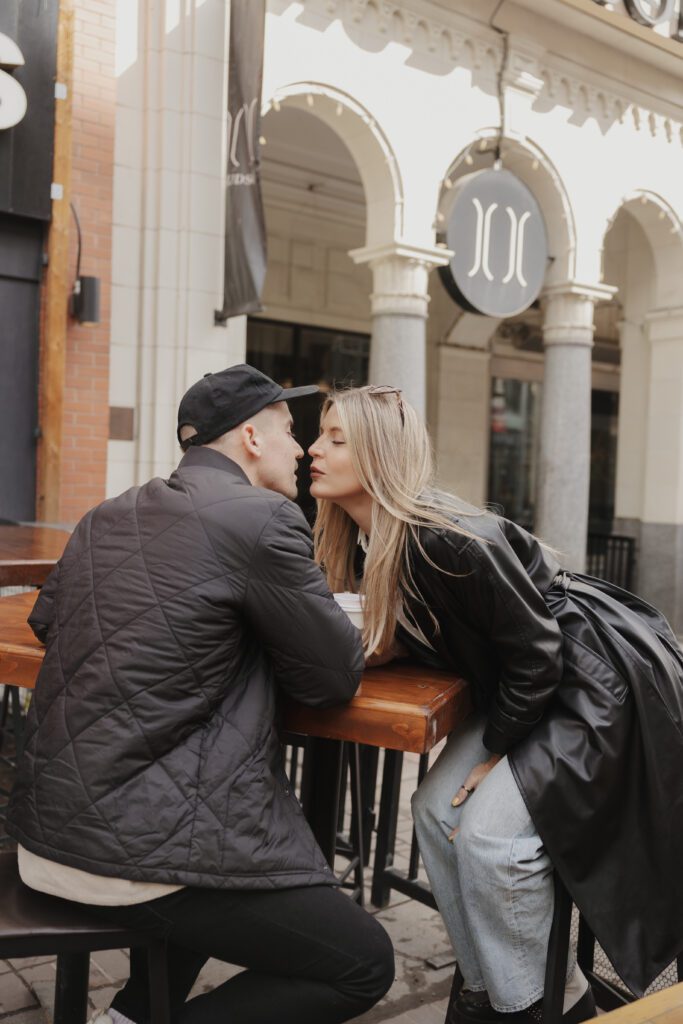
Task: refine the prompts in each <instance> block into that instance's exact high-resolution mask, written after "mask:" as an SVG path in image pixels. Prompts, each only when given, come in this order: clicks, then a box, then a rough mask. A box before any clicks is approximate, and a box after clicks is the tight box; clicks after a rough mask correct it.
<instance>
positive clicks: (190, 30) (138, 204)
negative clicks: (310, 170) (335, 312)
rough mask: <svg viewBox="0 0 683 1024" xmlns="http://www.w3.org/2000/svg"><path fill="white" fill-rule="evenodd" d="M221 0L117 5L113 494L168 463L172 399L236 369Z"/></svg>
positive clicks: (238, 327) (131, 0) (240, 333)
mask: <svg viewBox="0 0 683 1024" xmlns="http://www.w3.org/2000/svg"><path fill="white" fill-rule="evenodd" d="M228 14H229V9H228V5H226V4H225V3H224V0H188V2H187V3H185V2H183V3H182V4H181V3H180V2H179V0H162V2H160V3H158V4H147V3H143V2H142V0H119V5H118V12H117V107H116V151H115V168H114V229H113V282H112V284H113V287H112V339H111V340H112V348H111V370H110V380H111V388H110V404H111V405H112V406H116V407H123V408H130V407H132V408H133V409H134V419H133V422H134V431H133V434H134V436H133V437H132V438H131V439H128V440H126V439H121V440H116V441H111V442H110V448H109V463H110V464H109V471H108V492H109V493H116V492H117V491H119V490H120V489H121V488H122V487H123V486H127V485H129V484H132V483H135V482H141V481H143V480H146V479H148V478H149V477H150V476H152V475H155V474H161V475H165V474H167V473H168V472H169V471H170V470H171V469H172V467H173V466H174V465H175V464H176V463H177V461H178V456H179V449H178V447H177V442H176V439H175V417H176V408H177V403H178V399H179V397H180V396H181V394H182V393H183V391H184V390H185V389H186V388H187V386H188V385H189V384H190V383H192V382H193V381H194V380H196V379H198V378H199V377H201V376H202V375H203V374H204V373H207V372H208V371H215V370H219V369H222V368H223V367H225V366H228V365H231V364H233V363H236V362H241V361H242V360H243V359H244V357H245V351H246V321H245V318H244V317H239V318H236V319H235V320H232V321H229V322H228V325H227V327H224V326H216V325H215V324H214V310H215V309H216V308H218V307H220V306H221V305H222V274H223V208H224V204H223V166H224V160H223V140H224V135H225V131H224V121H225V109H226V100H225V83H226V47H227V39H226V32H227V19H228Z"/></svg>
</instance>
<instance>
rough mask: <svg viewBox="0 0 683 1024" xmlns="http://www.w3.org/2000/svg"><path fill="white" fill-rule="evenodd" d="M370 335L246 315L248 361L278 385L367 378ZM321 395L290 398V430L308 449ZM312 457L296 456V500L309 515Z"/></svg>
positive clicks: (330, 384)
mask: <svg viewBox="0 0 683 1024" xmlns="http://www.w3.org/2000/svg"><path fill="white" fill-rule="evenodd" d="M369 358H370V337H369V335H367V334H356V333H353V332H351V331H335V330H330V329H329V328H324V327H309V326H307V325H302V324H288V323H283V322H281V321H276V320H261V319H256V318H254V319H252V318H251V317H250V318H249V320H248V321H247V362H248V363H251V365H252V366H255V367H256V368H257V369H259V370H261V371H262V372H263V373H267V374H268V376H269V377H272V378H273V380H276V381H277V382H278V384H281V385H282V386H283V387H292V386H298V385H300V384H318V385H319V386H320V388H321V391H322V394H324V393H325V392H327V391H330V390H331V388H332V387H333V386H335V385H336V386H340V385H356V386H360V385H362V384H365V383H367V379H368V362H369ZM321 399H322V395H321V396H320V397H317V396H315V395H313V396H312V397H311V398H300V399H297V401H296V402H293V403H292V406H291V410H292V415H293V417H294V431H295V433H296V436H297V438H298V439H299V442H300V443H301V446H302V447H303V448H304V449H307V448H308V446H309V445H310V444H311V443H312V442H313V441H314V440H315V438H316V437H317V436H318V425H319V419H320V405H321ZM310 464H311V460H310V459H309V457H308V455H306V456H304V458H303V459H302V460H301V464H300V469H299V498H298V504H299V505H300V506H301V508H302V509H303V511H304V513H305V514H306V516H307V517H308V518H309V519H312V517H313V516H314V515H315V502H314V501H313V499H312V498H311V497H310V494H309V488H310V484H311V478H310V472H309V469H310Z"/></svg>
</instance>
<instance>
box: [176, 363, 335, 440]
mask: <svg viewBox="0 0 683 1024" xmlns="http://www.w3.org/2000/svg"><path fill="white" fill-rule="evenodd" d="M319 391H320V388H319V387H318V385H317V384H308V385H306V386H304V387H301V388H282V387H280V385H279V384H276V383H275V381H274V380H271V379H270V377H267V376H266V375H265V373H261V371H260V370H257V369H256V367H255V366H249V365H248V363H241V364H240V365H239V366H229V367H228V369H227V370H220V371H219V372H218V373H206V374H204V376H203V377H202V379H201V380H198V381H197V383H196V384H193V385H192V387H191V388H188V390H187V391H186V392H185V394H184V395H183V397H182V398H181V399H180V405H179V406H178V441H179V442H180V428H181V427H185V426H190V427H194V428H195V430H196V431H197V433H196V434H193V435H192V437H189V438H187V439H186V441H185V442H184V444H185V445H188V444H191V445H201V444H208V443H209V441H214V440H215V439H216V438H217V437H220V436H221V434H225V433H226V432H227V431H228V430H232V429H233V427H236V426H237V425H238V424H239V423H244V421H245V420H248V419H249V417H250V416H255V415H256V413H257V412H260V411H261V409H265V407H266V406H267V405H273V404H274V403H275V402H289V401H291V399H292V398H301V397H303V395H315V394H318V393H319Z"/></svg>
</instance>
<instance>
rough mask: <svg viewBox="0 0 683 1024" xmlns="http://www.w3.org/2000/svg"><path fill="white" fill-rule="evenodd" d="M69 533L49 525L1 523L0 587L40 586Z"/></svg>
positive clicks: (57, 559)
mask: <svg viewBox="0 0 683 1024" xmlns="http://www.w3.org/2000/svg"><path fill="white" fill-rule="evenodd" d="M70 536H71V535H70V534H69V533H68V532H67V531H66V530H57V529H54V528H53V527H50V526H0V587H39V586H42V584H43V583H44V582H45V580H46V579H47V577H48V576H49V575H50V573H51V572H52V570H53V568H54V566H55V563H56V562H58V561H59V559H60V558H61V557H62V552H63V551H64V548H65V547H66V542H67V541H68V539H69V537H70Z"/></svg>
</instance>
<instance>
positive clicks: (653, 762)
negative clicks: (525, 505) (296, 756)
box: [310, 387, 683, 1024]
mask: <svg viewBox="0 0 683 1024" xmlns="http://www.w3.org/2000/svg"><path fill="white" fill-rule="evenodd" d="M310 455H311V456H312V459H313V463H312V467H311V473H312V479H313V486H312V488H311V493H312V495H313V496H314V497H315V498H316V499H317V501H318V518H317V521H316V526H315V540H316V552H317V558H318V560H319V561H320V562H321V564H322V565H323V567H324V569H325V572H326V574H327V577H328V580H329V583H330V586H331V588H332V589H333V590H336V591H344V590H356V589H358V587H357V583H356V567H357V550H358V549H357V544H358V542H359V541H360V542H361V543H362V544H363V546H364V547H365V548H366V554H365V564H364V570H363V577H362V582H361V584H360V590H361V593H362V594H364V609H365V625H364V643H365V648H366V655H367V656H368V657H371V658H372V657H375V658H377V657H380V658H384V659H386V658H388V657H389V656H390V655H391V653H392V651H395V650H396V644H397V642H398V643H400V644H402V645H404V646H405V648H407V649H408V650H409V652H410V653H411V655H412V656H414V657H417V658H419V659H422V660H424V661H427V662H429V663H431V664H440V665H443V666H446V667H448V668H449V669H452V670H453V671H455V672H458V673H459V674H461V675H462V676H464V677H465V678H466V679H468V680H469V681H470V683H471V685H472V690H473V696H474V701H475V705H476V713H475V714H474V715H472V716H471V717H470V719H469V720H468V721H467V723H466V724H465V725H464V727H463V728H462V729H460V730H459V731H458V732H457V733H456V734H453V735H451V736H450V737H449V740H448V742H447V745H446V747H445V750H444V751H443V753H442V755H441V757H440V758H439V759H438V761H437V762H436V764H435V765H434V766H433V768H432V769H431V770H430V772H429V774H428V775H427V778H426V779H425V781H424V783H423V784H422V786H421V787H420V789H419V790H418V792H417V794H416V796H415V797H414V800H413V812H414V816H415V822H416V828H417V833H418V839H419V843H420V850H421V853H422V857H423V860H424V863H425V867H426V870H427V874H428V875H429V878H430V881H431V884H432V889H433V892H434V894H435V897H436V900H437V903H438V905H439V909H440V911H441V913H442V915H443V918H444V922H445V924H446V927H447V929H448V932H449V935H450V938H451V941H452V942H453V946H454V948H455V951H456V955H457V958H458V962H459V965H460V968H461V970H462V973H463V975H464V978H465V983H466V991H464V992H463V993H461V994H460V996H459V997H458V999H457V1002H456V1004H455V1005H454V1006H453V1007H452V1008H451V1011H450V1015H449V1020H453V1021H458V1022H462V1024H470V1022H471V1024H474V1022H479V1024H489V1022H491V1024H492V1022H494V1021H497V1020H501V1021H507V1022H511V1021H513V1020H514V1021H515V1022H520V1024H522V1022H527V1021H537V1020H539V1019H540V1014H541V1007H542V1002H541V1000H542V994H543V981H544V970H545V960H546V950H547V943H548V935H549V929H550V922H551V919H552V910H553V881H552V872H553V868H555V869H556V870H557V871H558V872H559V874H560V876H561V877H562V879H563V881H564V883H565V885H566V886H567V888H568V889H569V891H570V893H571V895H572V897H573V899H574V901H575V903H576V904H577V905H578V906H579V908H580V909H581V911H582V913H583V914H584V916H585V918H586V920H587V922H588V924H589V926H590V927H591V929H592V931H593V933H594V934H595V935H596V937H597V939H598V941H599V942H600V944H601V945H602V946H603V948H604V949H605V951H606V953H607V954H608V956H609V957H610V959H611V960H612V962H613V964H614V966H615V968H616V969H617V971H618V973H619V974H620V976H621V978H622V979H623V980H624V982H625V983H626V984H627V985H628V987H629V988H630V989H632V991H633V992H635V993H636V994H639V995H640V994H642V992H643V990H644V989H645V988H646V987H647V986H648V985H649V984H650V983H651V982H652V980H653V979H654V978H655V977H656V976H657V975H658V974H659V973H660V972H661V971H662V970H663V969H664V968H665V967H666V966H667V965H668V964H669V963H670V962H671V961H672V960H674V959H675V957H676V956H677V954H678V953H679V952H680V951H681V949H683V886H682V885H681V870H680V866H681V864H682V863H683V813H682V812H683V782H682V780H683V727H682V725H681V721H682V719H683V685H682V680H683V653H682V652H681V649H680V647H679V646H678V644H677V642H676V639H675V637H674V635H673V633H672V631H671V629H670V628H669V626H668V624H667V623H666V621H665V620H664V618H663V617H662V616H661V615H660V614H659V613H658V612H657V611H656V610H655V609H654V608H652V607H650V606H649V605H647V604H645V603H644V602H642V601H640V600H639V599H638V598H636V597H634V596H633V595H631V594H628V593H626V592H625V591H621V590H619V589H618V588H616V587H614V586H612V585H610V584H607V583H604V582H603V581H601V580H594V579H590V578H588V577H585V576H581V575H579V574H574V573H568V572H564V571H563V570H562V565H561V561H560V560H559V557H558V556H557V555H556V553H554V552H552V551H551V550H549V549H548V548H546V547H544V546H543V545H541V544H540V543H539V541H538V540H537V539H536V538H534V537H532V536H531V535H530V534H528V533H526V532H525V531H524V530H522V529H521V528H519V527H517V526H515V524H513V523H510V522H508V521H507V520H505V519H503V518H500V517H498V516H495V515H492V514H489V513H484V512H481V511H480V510H478V509H475V508H472V507H471V506H468V505H466V504H465V503H464V502H462V501H460V500H459V499H457V498H455V497H453V496H452V495H449V494H445V493H443V492H439V491H437V490H435V489H434V487H433V484H432V479H433V476H432V457H431V451H430V444H429V438H428V435H427V433H426V430H425V429H424V427H423V426H422V423H421V421H420V419H419V417H418V416H417V414H416V413H415V411H414V410H413V409H412V408H411V406H410V405H409V404H408V403H407V402H406V401H404V400H403V398H402V395H401V392H400V391H399V390H398V389H395V388H390V387H366V388H358V389H352V390H348V391H342V392H338V393H336V394H332V395H331V396H330V397H329V398H328V399H327V400H326V401H325V404H324V407H323V413H322V421H321V434H320V437H319V438H318V440H317V441H316V442H315V444H314V445H312V446H311V448H310ZM594 1013H595V1006H594V1003H593V999H592V995H591V993H590V990H589V989H588V988H587V983H586V980H585V978H584V977H583V975H582V974H581V972H580V970H579V969H578V968H577V969H576V970H574V963H573V962H572V963H571V964H570V965H569V972H568V981H567V988H566V991H565V1001H564V1018H563V1019H564V1021H565V1022H566V1024H576V1022H578V1021H581V1020H585V1019H586V1018H588V1017H592V1016H594ZM510 1014H513V1016H512V1017H510Z"/></svg>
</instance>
